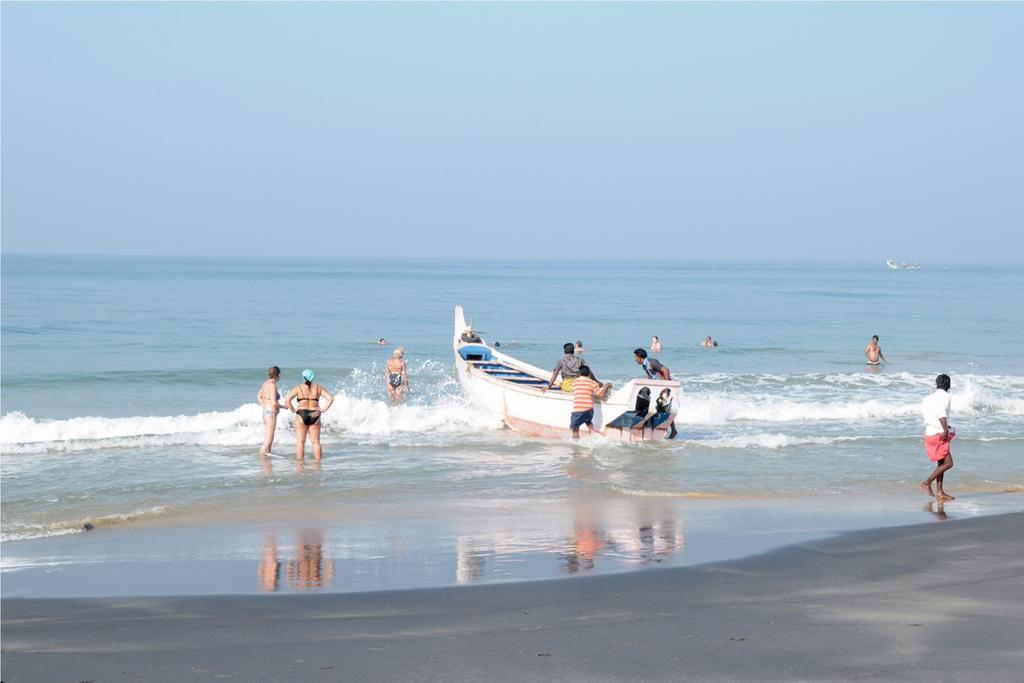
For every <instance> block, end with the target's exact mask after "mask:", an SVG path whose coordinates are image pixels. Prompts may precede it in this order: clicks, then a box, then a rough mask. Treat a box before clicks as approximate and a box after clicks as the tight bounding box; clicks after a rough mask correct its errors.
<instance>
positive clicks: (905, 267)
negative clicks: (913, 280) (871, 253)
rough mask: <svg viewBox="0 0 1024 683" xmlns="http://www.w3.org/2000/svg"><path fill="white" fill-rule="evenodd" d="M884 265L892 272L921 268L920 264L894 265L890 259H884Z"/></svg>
mask: <svg viewBox="0 0 1024 683" xmlns="http://www.w3.org/2000/svg"><path fill="white" fill-rule="evenodd" d="M885 265H887V266H889V267H890V268H892V269H893V270H917V269H918V268H920V267H921V264H920V263H906V262H904V263H896V262H895V261H893V260H892V259H891V258H888V259H885Z"/></svg>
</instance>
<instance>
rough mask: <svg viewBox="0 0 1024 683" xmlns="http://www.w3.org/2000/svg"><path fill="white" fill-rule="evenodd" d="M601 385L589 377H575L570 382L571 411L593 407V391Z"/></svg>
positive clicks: (579, 411)
mask: <svg viewBox="0 0 1024 683" xmlns="http://www.w3.org/2000/svg"><path fill="white" fill-rule="evenodd" d="M600 388H601V385H600V384H598V383H597V382H595V381H594V380H592V379H590V378H589V377H577V378H576V379H574V380H573V382H572V412H574V413H582V412H583V411H584V410H590V409H591V408H593V407H594V392H595V391H597V390H598V389H600Z"/></svg>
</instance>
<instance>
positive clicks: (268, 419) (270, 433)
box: [260, 411, 277, 455]
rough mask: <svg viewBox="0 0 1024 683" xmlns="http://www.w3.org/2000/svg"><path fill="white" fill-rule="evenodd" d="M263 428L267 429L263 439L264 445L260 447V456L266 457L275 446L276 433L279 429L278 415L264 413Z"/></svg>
mask: <svg viewBox="0 0 1024 683" xmlns="http://www.w3.org/2000/svg"><path fill="white" fill-rule="evenodd" d="M263 426H264V427H266V434H265V435H264V437H263V445H262V446H260V455H266V454H267V453H269V452H270V449H271V448H273V446H274V431H275V430H276V429H277V413H268V412H266V411H264V413H263Z"/></svg>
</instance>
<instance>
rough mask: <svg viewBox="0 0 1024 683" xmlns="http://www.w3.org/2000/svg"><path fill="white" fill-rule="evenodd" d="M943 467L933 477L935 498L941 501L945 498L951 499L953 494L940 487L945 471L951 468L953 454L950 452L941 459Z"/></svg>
mask: <svg viewBox="0 0 1024 683" xmlns="http://www.w3.org/2000/svg"><path fill="white" fill-rule="evenodd" d="M942 462H943V464H944V465H945V468H944V469H943V470H942V472H940V473H939V476H937V477H935V500H937V501H939V502H942V501H945V500H953V496H951V495H949V494H948V493H946V492H945V491H944V490H943V489H942V479H943V477H945V476H946V472H948V471H949V470H951V469H953V454H952V453H950V454H949V455H947V456H946V457H945V458H943V460H942Z"/></svg>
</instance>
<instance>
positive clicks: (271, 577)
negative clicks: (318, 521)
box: [256, 530, 334, 593]
mask: <svg viewBox="0 0 1024 683" xmlns="http://www.w3.org/2000/svg"><path fill="white" fill-rule="evenodd" d="M282 564H283V565H284V576H285V583H286V586H287V587H288V588H291V589H293V590H301V591H305V590H318V589H321V588H327V587H329V586H330V585H331V581H333V580H334V560H332V559H331V558H330V557H327V556H326V555H325V554H324V551H323V535H322V534H321V533H320V532H319V531H308V530H307V531H300V532H298V534H297V535H296V539H295V559H291V560H286V561H285V562H283V563H282V561H281V560H280V559H279V555H278V548H277V537H276V536H274V535H273V534H267V536H266V538H265V539H264V541H263V557H262V559H261V560H260V562H259V566H258V567H257V570H256V574H257V577H258V579H259V585H260V588H261V589H262V590H264V591H267V592H274V593H276V592H277V591H280V590H281V567H282Z"/></svg>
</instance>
